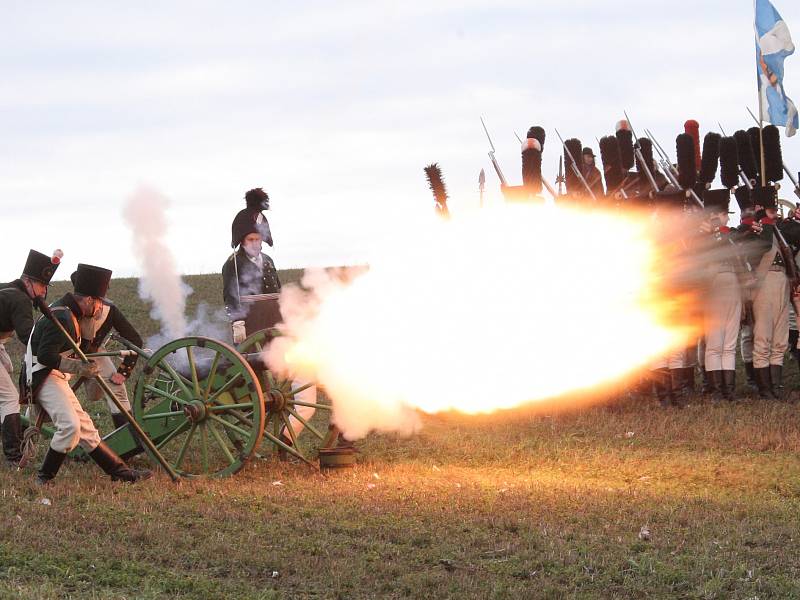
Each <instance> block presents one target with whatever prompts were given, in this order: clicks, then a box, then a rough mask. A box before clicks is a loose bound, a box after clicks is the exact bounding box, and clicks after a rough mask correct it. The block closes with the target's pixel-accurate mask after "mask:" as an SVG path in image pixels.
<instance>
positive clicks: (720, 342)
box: [701, 189, 742, 400]
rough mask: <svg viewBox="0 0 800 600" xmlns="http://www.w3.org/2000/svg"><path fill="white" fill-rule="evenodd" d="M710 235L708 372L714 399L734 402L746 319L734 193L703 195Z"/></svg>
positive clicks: (705, 314)
mask: <svg viewBox="0 0 800 600" xmlns="http://www.w3.org/2000/svg"><path fill="white" fill-rule="evenodd" d="M703 202H704V204H705V211H706V220H705V221H704V222H703V223H702V225H701V231H703V232H704V233H705V234H707V239H706V240H705V243H704V245H703V246H704V247H703V248H702V250H703V251H704V252H705V253H706V254H705V256H707V258H708V265H707V267H706V268H707V288H706V292H705V298H704V307H703V308H704V310H703V330H704V336H705V370H706V371H707V372H708V374H709V378H710V382H711V387H712V389H713V395H712V399H714V400H718V399H720V398H724V399H726V400H733V399H734V392H735V377H734V375H735V373H736V340H737V338H738V336H739V325H740V323H741V315H742V291H741V288H740V287H739V274H738V273H737V271H738V268H737V261H736V256H735V254H734V253H735V250H734V247H733V246H732V242H733V239H732V236H733V233H732V232H731V230H730V228H728V218H729V217H728V215H729V213H728V205H729V202H730V191H729V190H727V189H721V190H706V191H705V193H704V195H703Z"/></svg>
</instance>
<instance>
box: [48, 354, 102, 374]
mask: <svg viewBox="0 0 800 600" xmlns="http://www.w3.org/2000/svg"><path fill="white" fill-rule="evenodd" d="M58 370H59V371H61V372H62V373H71V374H73V375H78V376H79V377H84V378H86V379H93V378H94V377H95V376H97V374H98V373H99V372H100V367H98V366H97V363H95V362H94V361H91V360H90V361H89V362H88V363H85V362H83V361H80V360H78V359H76V358H62V359H61V364H60V365H59V367H58Z"/></svg>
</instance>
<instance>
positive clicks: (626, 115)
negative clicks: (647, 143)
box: [622, 110, 659, 194]
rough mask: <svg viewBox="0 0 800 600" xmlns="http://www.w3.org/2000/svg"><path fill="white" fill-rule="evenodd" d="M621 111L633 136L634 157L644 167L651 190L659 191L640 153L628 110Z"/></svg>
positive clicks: (648, 166) (637, 137) (637, 138)
mask: <svg viewBox="0 0 800 600" xmlns="http://www.w3.org/2000/svg"><path fill="white" fill-rule="evenodd" d="M622 113H623V114H624V115H625V119H626V120H627V121H628V125H630V128H631V133H632V134H633V138H634V139H635V140H636V142H635V143H634V144H633V151H634V152H635V153H636V157H637V158H638V159H639V163H640V164H641V165H642V167H643V168H644V172H645V175H647V180H648V181H649V182H650V186H651V187H652V188H653V192H655V193H656V194H657V193H658V191H659V190H658V184H657V183H656V178H655V177H653V174H652V173H651V172H650V167H651V165H648V164H647V162H645V160H644V155H642V149H641V148H640V147H639V136H638V135H636V131H635V130H634V129H633V123H631V118H630V117H629V116H628V112H627V111H625V110H623V111H622Z"/></svg>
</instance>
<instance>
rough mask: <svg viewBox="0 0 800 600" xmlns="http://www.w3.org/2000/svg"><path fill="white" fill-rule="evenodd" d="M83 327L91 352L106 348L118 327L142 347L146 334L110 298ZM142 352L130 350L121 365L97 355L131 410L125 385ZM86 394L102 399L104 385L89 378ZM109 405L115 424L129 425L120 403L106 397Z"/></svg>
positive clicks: (84, 340) (85, 345)
mask: <svg viewBox="0 0 800 600" xmlns="http://www.w3.org/2000/svg"><path fill="white" fill-rule="evenodd" d="M77 275H78V272H77V271H76V272H74V273H73V274H72V275H71V276H70V279H71V280H72V285H73V286H74V285H75V282H76V280H77ZM79 325H80V328H81V338H82V341H81V350H83V351H84V352H87V353H95V352H105V348H104V346H103V345H104V344H105V341H106V339H107V338H108V336H109V334H110V333H111V331H112V330H113V331H116V332H117V333H118V334H119V336H120V337H122V338H124V339H126V340H128V341H129V342H130V343H132V344H133V345H134V346H138V347H140V348H141V347H142V344H143V342H142V336H141V335H139V332H138V331H136V328H135V327H134V326H133V325H131V323H130V321H128V319H126V318H125V315H124V314H122V311H121V310H120V309H119V307H118V306H117V305H116V304H114V303H113V302H111V301H110V300H109V299H108V298H103V301H102V305H101V307H100V310H98V311H97V312H96V313H95V314H94V316H85V317H83V318H81V319H80V323H79ZM138 359H139V355H138V354H136V353H135V352H131V353H130V354H127V355H126V356H125V358H123V360H122V362H121V363H120V365H119V367H117V366H116V365H115V364H114V362H113V361H112V360H111V358H109V357H107V356H101V357H98V358H95V359H93V360H94V361H95V362H96V363H97V366H98V368H99V371H100V377H102V378H103V379H105V380H106V383H107V384H108V387H109V388H110V389H111V391H112V392H114V396H115V397H116V398H117V400H119V403H120V404H121V405H122V406H123V407H124V408H125V410H127V411H128V412H130V410H131V403H130V400H129V399H128V390H127V388H126V387H125V381H127V379H128V377H130V375H131V373H132V372H133V369H134V367H136V361H137V360H138ZM85 390H86V396H87V398H88V399H89V400H90V401H92V402H96V401H97V400H100V399H102V398H103V397H104V396H105V394H104V393H103V389H102V388H101V387H100V385H99V384H98V383H97V380H95V379H89V380H87V381H86V386H85ZM106 402H107V404H108V409H109V411H110V412H111V420H112V421H113V423H114V427H115V428H119V427H123V426H125V425H127V423H128V422H127V420H126V419H125V417H123V416H122V414H121V413H120V412H119V409H118V408H117V405H116V404H114V403H113V402H112V401H111V399H110V398H106Z"/></svg>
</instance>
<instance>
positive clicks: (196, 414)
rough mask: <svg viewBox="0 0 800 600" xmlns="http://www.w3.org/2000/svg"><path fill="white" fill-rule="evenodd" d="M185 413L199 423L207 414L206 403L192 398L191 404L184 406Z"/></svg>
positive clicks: (188, 417)
mask: <svg viewBox="0 0 800 600" xmlns="http://www.w3.org/2000/svg"><path fill="white" fill-rule="evenodd" d="M183 414H184V415H186V418H187V419H189V420H190V421H191V422H192V423H199V422H200V421H203V420H205V418H206V416H207V411H206V405H205V403H204V402H201V401H200V400H192V401H191V402H190V403H189V404H186V405H185V406H184V407H183Z"/></svg>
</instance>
